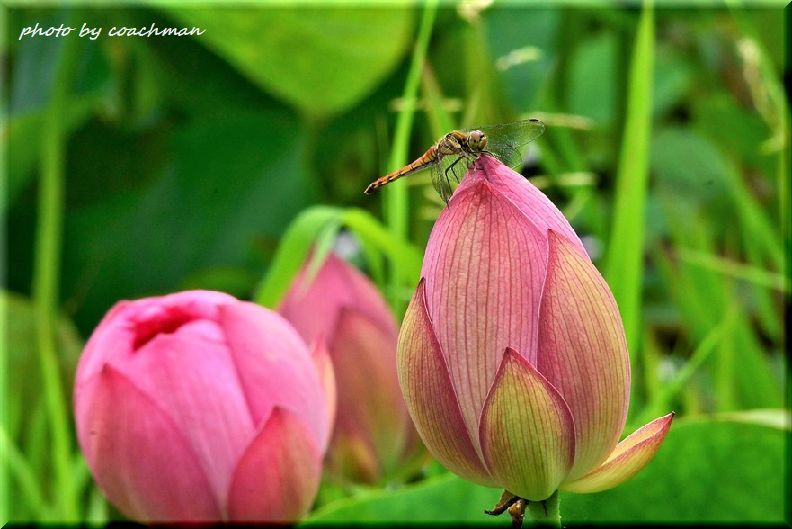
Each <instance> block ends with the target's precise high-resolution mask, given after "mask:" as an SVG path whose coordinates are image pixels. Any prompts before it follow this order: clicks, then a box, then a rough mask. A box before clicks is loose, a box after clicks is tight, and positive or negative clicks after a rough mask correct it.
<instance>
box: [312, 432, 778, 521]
mask: <svg viewBox="0 0 792 529" xmlns="http://www.w3.org/2000/svg"><path fill="white" fill-rule="evenodd" d="M786 434H787V432H784V431H783V430H781V429H778V428H774V427H768V426H763V425H760V424H754V423H753V421H749V422H743V421H737V420H712V419H708V420H688V421H679V422H678V423H677V424H675V425H673V426H672V427H671V431H670V432H669V434H668V437H667V438H666V440H665V443H664V444H663V446H662V447H661V449H660V451H659V453H658V454H657V457H656V458H655V459H654V461H652V462H651V463H650V464H649V466H648V467H647V468H646V469H644V470H643V471H642V472H641V473H639V474H638V475H637V476H636V477H635V478H633V479H632V480H630V481H628V482H626V483H624V484H623V485H621V486H619V487H617V488H615V489H612V490H609V491H605V492H601V493H598V494H566V493H562V495H561V517H562V520H563V521H565V522H582V521H588V522H606V521H607V522H628V521H629V522H666V523H670V522H737V521H743V522H780V521H783V520H784V516H785V514H784V513H785V500H786V495H785V493H784V461H785V456H784V437H785V435H786ZM499 495H500V492H499V491H497V490H494V489H487V488H484V487H479V486H476V485H473V484H471V483H468V482H466V481H463V480H461V479H459V478H457V477H455V476H450V475H449V476H445V477H442V478H438V479H434V480H431V481H429V482H424V483H422V484H420V485H416V486H413V487H408V488H405V489H402V490H400V491H397V492H370V493H367V494H365V495H363V496H362V497H359V498H354V499H348V500H341V501H338V502H335V503H333V504H330V505H328V506H327V507H326V508H324V509H322V510H321V511H319V512H317V513H316V514H314V515H313V516H312V517H311V518H310V519H309V520H308V522H307V523H306V524H305V525H306V526H310V525H311V524H312V523H319V524H331V523H345V522H348V521H350V520H354V521H355V522H358V523H367V522H369V523H370V522H416V523H417V522H423V523H426V522H474V523H485V522H490V523H492V524H493V525H495V524H497V525H499V526H501V527H507V526H508V522H507V520H505V519H503V518H492V517H488V516H486V515H485V514H484V513H483V510H484V509H485V508H490V507H492V506H493V505H494V504H495V502H496V500H497V499H498V496H499Z"/></svg>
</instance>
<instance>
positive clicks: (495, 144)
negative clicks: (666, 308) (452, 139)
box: [473, 119, 545, 167]
mask: <svg viewBox="0 0 792 529" xmlns="http://www.w3.org/2000/svg"><path fill="white" fill-rule="evenodd" d="M544 129H545V126H544V123H542V122H541V121H539V120H538V119H524V120H522V121H513V122H511V123H501V124H498V125H489V126H486V127H479V128H478V129H477V130H481V131H482V132H484V133H485V134H486V135H487V150H488V151H489V152H491V153H492V154H494V155H495V156H497V157H498V158H499V159H500V160H501V161H502V162H503V163H505V164H507V165H509V166H511V167H520V166H521V165H522V160H523V157H524V155H525V148H526V146H527V145H528V144H529V143H531V142H532V141H534V140H535V139H536V138H538V137H539V136H541V135H542V133H543V132H544ZM473 130H476V129H473Z"/></svg>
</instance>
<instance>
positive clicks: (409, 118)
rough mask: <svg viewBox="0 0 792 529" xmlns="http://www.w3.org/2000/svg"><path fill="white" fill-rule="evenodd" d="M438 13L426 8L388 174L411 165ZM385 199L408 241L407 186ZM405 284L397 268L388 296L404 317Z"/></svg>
mask: <svg viewBox="0 0 792 529" xmlns="http://www.w3.org/2000/svg"><path fill="white" fill-rule="evenodd" d="M436 12H437V0H428V1H427V2H426V4H425V5H424V10H423V16H422V18H421V27H420V29H419V30H418V38H417V40H416V42H415V48H414V49H413V55H412V62H411V63H410V69H409V71H408V72H407V80H406V81H405V85H404V94H403V96H402V101H403V106H402V109H401V111H400V112H399V115H398V117H397V118H396V131H395V133H394V136H393V148H392V149H391V154H390V159H389V161H388V167H387V170H388V171H394V170H396V169H398V168H399V167H402V166H403V165H405V164H406V163H407V150H408V144H409V139H410V133H411V131H412V126H413V118H414V116H415V103H416V97H417V93H418V87H419V85H420V81H421V72H422V71H423V66H424V60H425V59H426V51H427V50H428V48H429V41H430V39H431V37H432V26H433V25H434V19H435V14H436ZM384 200H385V220H386V223H387V225H388V228H389V229H390V230H391V232H392V233H393V234H394V235H395V236H396V237H397V238H398V239H402V240H405V241H406V240H408V235H409V234H408V211H409V203H408V196H407V187H406V186H404V185H391V186H387V187H386V189H384ZM403 282H404V274H403V271H402V270H399V269H398V268H397V267H394V268H393V271H392V275H391V281H390V292H388V297H389V298H390V302H391V307H393V310H394V312H395V313H396V314H397V315H401V314H402V313H403V312H404V308H405V306H406V300H404V299H401V296H400V292H401V286H402V284H403Z"/></svg>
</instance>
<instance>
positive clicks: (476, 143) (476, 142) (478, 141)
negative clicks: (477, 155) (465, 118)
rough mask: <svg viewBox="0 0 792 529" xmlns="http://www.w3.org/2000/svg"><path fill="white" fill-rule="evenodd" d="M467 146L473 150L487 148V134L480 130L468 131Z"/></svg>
mask: <svg viewBox="0 0 792 529" xmlns="http://www.w3.org/2000/svg"><path fill="white" fill-rule="evenodd" d="M468 147H470V149H472V150H474V151H483V150H484V149H486V148H487V135H486V134H484V133H483V132H482V131H480V130H473V131H470V135H469V136H468Z"/></svg>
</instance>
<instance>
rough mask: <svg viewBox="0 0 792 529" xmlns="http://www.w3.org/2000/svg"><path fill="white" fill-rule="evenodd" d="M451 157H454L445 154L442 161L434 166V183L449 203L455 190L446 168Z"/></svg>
mask: <svg viewBox="0 0 792 529" xmlns="http://www.w3.org/2000/svg"><path fill="white" fill-rule="evenodd" d="M449 158H452V157H451V156H444V157H443V158H442V159H441V160H440V163H436V164H434V165H433V166H432V185H433V186H434V188H435V191H437V193H438V194H439V195H440V197H441V198H442V199H443V202H445V203H446V204H448V199H450V198H451V193H453V192H454V190H453V187H452V186H451V182H450V181H449V179H448V174H447V173H446V169H447V168H448V165H449V163H448V159H449Z"/></svg>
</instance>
